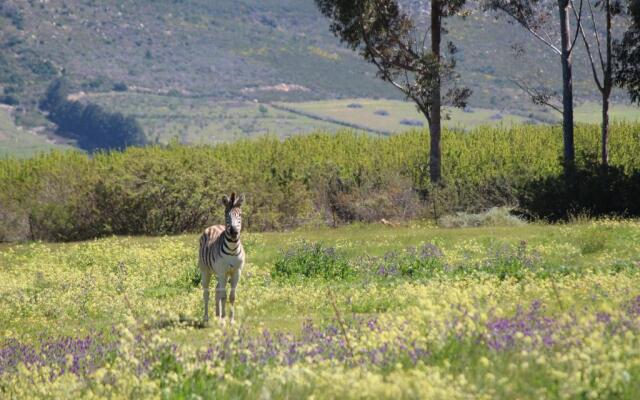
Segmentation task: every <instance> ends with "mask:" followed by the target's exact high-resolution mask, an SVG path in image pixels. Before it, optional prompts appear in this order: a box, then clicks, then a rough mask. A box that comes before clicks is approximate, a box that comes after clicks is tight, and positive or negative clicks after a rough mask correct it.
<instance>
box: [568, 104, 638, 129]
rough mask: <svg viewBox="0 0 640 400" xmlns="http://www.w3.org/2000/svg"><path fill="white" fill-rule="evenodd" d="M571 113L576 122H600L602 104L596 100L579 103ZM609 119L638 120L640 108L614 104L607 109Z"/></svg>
mask: <svg viewBox="0 0 640 400" xmlns="http://www.w3.org/2000/svg"><path fill="white" fill-rule="evenodd" d="M573 115H574V118H575V119H576V121H578V122H584V123H588V124H601V123H602V105H601V104H600V103H596V102H587V103H584V104H581V105H579V106H577V107H576V108H575V110H574V114H573ZM609 120H615V121H628V122H635V121H640V108H638V107H637V106H632V105H626V104H614V105H612V106H611V108H610V109H609Z"/></svg>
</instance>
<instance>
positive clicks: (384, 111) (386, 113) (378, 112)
mask: <svg viewBox="0 0 640 400" xmlns="http://www.w3.org/2000/svg"><path fill="white" fill-rule="evenodd" d="M373 113H374V114H375V115H380V116H382V117H386V116H387V115H389V112H388V111H387V110H375V111H374V112H373Z"/></svg>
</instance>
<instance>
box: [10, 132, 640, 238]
mask: <svg viewBox="0 0 640 400" xmlns="http://www.w3.org/2000/svg"><path fill="white" fill-rule="evenodd" d="M598 135H599V132H598V127H597V126H586V125H585V126H579V127H578V129H577V132H576V142H577V147H578V149H579V153H580V154H582V153H584V154H592V153H596V152H597V149H598ZM428 144H429V136H428V133H426V132H424V131H414V132H410V133H406V134H400V135H396V136H392V137H389V138H377V137H373V136H369V135H361V134H355V133H351V132H342V133H338V134H335V135H331V134H324V133H317V134H311V135H307V136H296V137H292V138H290V139H287V140H284V141H280V140H278V139H277V138H275V137H261V138H258V139H254V140H245V141H239V142H235V143H228V144H221V145H217V146H214V147H210V146H197V147H188V146H182V145H177V144H171V145H169V146H165V147H159V146H152V147H146V148H128V149H126V150H125V151H122V152H120V151H113V152H109V153H102V152H99V153H96V154H94V155H92V156H88V155H86V154H83V153H80V152H76V151H68V152H52V153H48V154H41V155H39V156H36V157H33V158H31V159H26V160H17V159H5V160H0V240H5V241H7V240H24V239H44V240H79V239H86V238H92V237H97V236H102V235H109V234H150V235H156V234H171V233H180V232H188V231H198V230H200V229H202V228H203V227H204V226H206V225H207V224H210V223H213V222H219V221H220V220H221V219H222V215H221V212H222V210H221V208H220V205H219V199H220V197H221V195H222V193H224V192H229V191H231V190H235V191H242V192H244V193H245V194H246V196H247V201H246V205H245V207H244V215H245V218H244V221H245V224H246V226H247V228H248V229H251V230H277V229H285V228H290V227H296V226H300V225H309V224H339V223H343V222H351V221H363V222H370V221H379V220H380V219H382V218H385V219H388V220H408V219H415V218H433V219H434V220H436V219H439V218H441V217H442V216H444V215H447V214H453V213H456V212H461V211H464V212H472V213H473V212H478V211H482V210H486V209H488V208H490V207H493V206H503V205H511V206H516V205H519V207H520V211H521V212H522V213H524V214H526V215H530V216H534V217H535V216H537V217H547V218H551V219H560V218H566V217H567V216H568V214H569V213H580V212H586V213H591V214H593V215H596V214H599V213H602V214H618V215H640V209H639V207H640V205H639V204H638V202H637V200H636V199H637V198H639V197H638V193H640V191H639V189H638V188H639V187H640V179H639V178H638V177H639V175H638V173H635V172H634V171H637V170H639V169H640V157H638V156H637V154H640V125H638V124H635V125H634V124H614V125H613V126H612V135H611V151H610V153H611V162H612V165H613V166H612V167H611V168H608V169H601V168H600V167H599V166H598V165H597V164H594V163H593V162H591V161H589V159H588V158H581V159H580V163H579V164H578V169H577V171H575V174H577V176H578V179H577V182H578V183H577V184H576V185H573V186H572V185H568V184H567V183H566V182H567V181H570V180H567V179H565V178H564V177H562V176H561V175H560V173H561V170H562V168H561V164H560V160H559V159H558V154H560V152H561V132H560V130H559V128H556V127H548V126H515V127H511V128H507V127H498V128H480V129H477V130H475V131H473V132H470V133H462V132H451V131H447V132H444V136H443V170H444V171H443V172H444V177H445V183H444V185H443V186H437V187H433V186H431V185H430V184H429V179H428V177H429V171H428V154H429V152H428Z"/></svg>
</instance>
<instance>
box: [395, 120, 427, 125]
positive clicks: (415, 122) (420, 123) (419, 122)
mask: <svg viewBox="0 0 640 400" xmlns="http://www.w3.org/2000/svg"><path fill="white" fill-rule="evenodd" d="M400 125H408V126H423V125H424V122H422V121H419V120H417V119H406V118H405V119H401V120H400Z"/></svg>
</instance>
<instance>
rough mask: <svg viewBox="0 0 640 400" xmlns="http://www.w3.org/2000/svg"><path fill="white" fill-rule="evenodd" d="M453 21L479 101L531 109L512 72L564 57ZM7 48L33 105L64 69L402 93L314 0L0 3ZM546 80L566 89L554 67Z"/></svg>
mask: <svg viewBox="0 0 640 400" xmlns="http://www.w3.org/2000/svg"><path fill="white" fill-rule="evenodd" d="M406 3H407V5H408V6H410V7H413V8H414V9H415V8H416V7H419V6H420V4H419V3H420V2H416V1H407V2H406ZM447 29H448V31H449V33H448V35H447V40H453V41H454V42H455V43H456V44H457V45H458V47H459V49H460V53H459V59H460V62H459V71H460V73H461V75H462V76H463V78H464V81H465V83H466V84H467V85H468V86H470V87H471V88H472V89H473V90H474V95H473V96H472V99H471V105H473V106H478V107H487V108H495V109H516V110H522V109H523V108H524V109H526V108H527V107H529V106H530V103H529V101H528V99H527V98H526V97H525V96H524V95H523V94H522V92H521V91H520V90H519V89H518V88H517V87H516V86H515V85H514V84H513V83H512V82H511V79H512V78H514V77H521V76H529V77H531V76H534V75H535V74H536V73H539V72H540V71H541V70H544V71H547V72H549V71H550V72H552V75H558V74H557V73H556V72H557V71H558V70H559V63H558V60H557V59H556V57H555V56H554V55H553V54H551V53H549V52H547V51H546V50H545V49H543V48H542V47H541V46H540V45H538V44H537V43H535V42H533V41H531V40H530V39H529V37H528V36H527V34H526V33H525V32H523V31H522V29H520V28H519V27H517V26H513V25H509V24H506V23H504V22H501V21H497V20H495V18H493V17H489V16H485V15H483V14H482V13H480V12H475V13H474V14H472V15H471V16H470V17H468V18H467V19H466V20H464V21H463V20H461V19H451V20H450V21H449V22H448V24H447ZM514 43H524V44H525V45H526V46H527V48H528V49H530V51H528V53H527V54H528V55H527V56H526V57H525V58H520V59H518V60H516V59H515V58H514V57H513V55H512V45H513V44H514ZM0 47H1V49H2V51H1V52H0V86H2V87H3V89H4V92H5V94H7V93H8V94H9V95H12V96H14V97H15V98H17V99H18V100H20V101H21V102H22V103H23V104H25V105H27V106H29V105H31V106H33V105H34V104H35V102H36V99H37V98H38V97H39V96H41V94H42V93H43V92H44V89H45V88H46V85H47V84H48V83H49V82H50V81H51V80H52V79H53V78H54V77H55V76H58V75H60V74H64V75H66V76H67V78H69V79H70V80H71V82H73V83H74V84H75V85H76V87H77V89H78V90H84V91H106V90H111V89H112V88H113V87H114V85H116V84H118V85H120V86H119V87H124V86H127V87H128V88H130V89H133V90H137V91H151V92H155V93H168V94H174V95H183V96H185V95H186V96H207V97H212V98H219V99H234V100H243V99H244V100H252V99H258V100H260V101H270V100H283V101H296V100H315V99H331V98H345V97H383V98H401V96H400V94H399V93H397V92H396V91H395V90H394V89H392V88H391V87H389V86H388V85H387V84H385V83H384V82H381V81H380V80H378V79H376V78H375V69H374V68H373V67H372V66H371V65H368V64H366V63H365V62H364V61H362V60H361V59H360V58H359V56H358V55H357V54H355V53H354V52H353V51H351V50H349V49H347V48H345V47H344V46H342V45H341V44H340V43H339V42H338V40H337V39H336V38H335V37H333V35H332V34H331V33H330V32H329V21H328V20H327V19H325V18H323V17H322V16H321V15H320V13H319V12H318V10H317V9H316V7H315V4H314V2H313V1H312V0H215V1H212V0H118V1H116V0H47V1H35V0H0ZM578 64H580V62H579V61H578ZM588 73H589V71H588V70H587V69H586V68H577V71H576V79H575V81H576V82H575V86H576V92H577V93H576V94H577V96H576V97H577V99H578V101H580V100H586V99H588V98H593V97H594V92H593V90H592V89H591V87H592V84H591V82H590V76H589V75H588ZM543 80H544V81H545V82H543V83H546V84H549V85H552V86H555V87H558V88H559V81H558V80H557V79H555V76H553V77H545V78H544V79H543Z"/></svg>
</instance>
